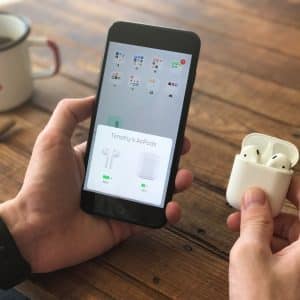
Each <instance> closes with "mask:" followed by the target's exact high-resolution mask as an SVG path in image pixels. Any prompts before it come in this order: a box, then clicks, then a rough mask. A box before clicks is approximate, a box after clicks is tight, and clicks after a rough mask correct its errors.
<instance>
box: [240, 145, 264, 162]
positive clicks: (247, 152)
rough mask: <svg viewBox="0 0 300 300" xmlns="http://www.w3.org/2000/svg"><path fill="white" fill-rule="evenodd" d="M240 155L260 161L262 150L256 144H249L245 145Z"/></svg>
mask: <svg viewBox="0 0 300 300" xmlns="http://www.w3.org/2000/svg"><path fill="white" fill-rule="evenodd" d="M240 155H241V157H242V158H243V159H245V160H248V161H251V162H254V163H258V162H259V158H260V151H259V149H258V148H257V147H256V146H253V145H249V146H245V147H243V149H242V151H241V154H240Z"/></svg>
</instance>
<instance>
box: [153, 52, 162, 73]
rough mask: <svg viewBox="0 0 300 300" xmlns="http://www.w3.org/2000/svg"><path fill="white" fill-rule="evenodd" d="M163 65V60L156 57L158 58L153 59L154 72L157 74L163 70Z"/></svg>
mask: <svg viewBox="0 0 300 300" xmlns="http://www.w3.org/2000/svg"><path fill="white" fill-rule="evenodd" d="M162 63H163V60H162V59H161V58H160V57H158V56H156V57H153V60H152V66H151V67H152V71H153V72H154V73H157V72H158V71H159V70H160V69H161V66H162Z"/></svg>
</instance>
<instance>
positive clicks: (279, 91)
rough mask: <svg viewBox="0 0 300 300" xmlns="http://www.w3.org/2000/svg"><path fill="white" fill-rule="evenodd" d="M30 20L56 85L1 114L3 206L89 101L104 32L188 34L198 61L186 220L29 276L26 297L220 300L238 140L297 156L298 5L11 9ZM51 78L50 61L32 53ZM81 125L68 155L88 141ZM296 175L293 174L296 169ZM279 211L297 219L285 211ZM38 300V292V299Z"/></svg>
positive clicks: (190, 0) (74, 4)
mask: <svg viewBox="0 0 300 300" xmlns="http://www.w3.org/2000/svg"><path fill="white" fill-rule="evenodd" d="M9 9H10V10H11V11H13V12H15V13H18V14H21V15H26V16H27V17H30V18H31V19H32V22H33V34H34V35H47V36H49V37H51V38H52V39H54V40H56V41H57V42H58V43H59V45H60V48H61V51H62V58H63V67H62V72H61V75H59V76H57V77H55V78H53V79H49V80H38V81H36V82H35V93H34V95H33V97H32V99H31V101H30V102H29V103H27V104H26V105H23V106H22V107H20V108H18V109H17V110H15V111H13V112H10V113H5V114H0V124H1V122H5V120H8V119H9V120H14V121H15V122H16V126H17V127H18V128H19V130H18V131H17V132H16V133H15V134H13V135H12V136H10V137H9V138H8V139H6V140H5V142H4V143H0V201H5V200H7V199H10V198H12V197H14V196H15V195H16V193H17V192H18V190H19V188H20V186H21V185H22V181H23V177H24V173H25V170H26V166H27V163H28V161H29V159H30V156H31V152H32V147H33V145H34V141H35V139H36V137H37V135H38V134H39V132H40V131H41V130H42V129H43V127H44V126H45V124H46V122H47V120H48V119H49V116H50V112H51V111H52V110H53V109H54V107H55V105H56V104H57V102H58V101H59V100H60V99H62V98H69V97H84V96H88V95H92V94H95V92H96V86H97V81H98V72H99V62H100V61H101V58H102V55H103V48H104V43H105V38H106V32H107V30H108V28H109V26H110V25H111V23H113V22H114V21H115V20H118V19H127V20H131V21H137V22H143V23H151V24H157V25H165V26H172V27H179V28H185V29H188V30H193V31H195V32H196V33H198V34H199V35H200V36H201V38H202V45H203V47H202V53H201V59H200V63H199V66H198V70H197V79H196V82H195V89H194V93H193V97H192V103H191V107H190V113H189V118H188V126H187V129H186V135H187V136H188V137H189V138H190V140H191V141H192V145H193V146H192V150H191V152H190V153H189V154H188V155H187V156H185V157H184V158H183V159H182V160H181V163H180V166H181V167H184V168H189V169H191V170H192V171H193V173H194V174H195V180H194V183H193V186H192V188H191V189H190V190H188V191H186V192H184V193H181V194H178V195H176V196H175V200H176V201H178V202H179V203H180V205H181V206H182V209H183V218H182V220H181V221H180V222H179V223H178V224H177V225H175V226H167V227H166V228H165V229H163V230H159V231H158V230H155V231H149V232H146V233H145V234H143V235H140V236H137V237H135V238H133V239H130V240H128V241H126V242H125V243H123V244H122V245H120V246H119V247H117V248H115V249H114V250H112V251H110V252H109V253H107V254H105V255H104V256H102V257H98V258H96V259H94V260H92V261H89V262H87V263H84V264H81V265H79V266H76V267H73V268H69V269H66V270H62V271H59V272H55V273H52V274H46V275H42V276H41V275H39V276H34V278H33V279H32V281H31V282H30V283H27V286H26V283H25V286H23V291H25V292H26V290H27V292H28V293H29V294H30V295H31V296H33V298H34V297H35V298H36V299H38V297H43V296H41V295H46V296H49V297H50V298H51V297H52V298H54V299H184V300H185V299H227V298H228V289H227V285H228V282H227V268H228V262H227V259H228V253H229V251H230V248H231V247H232V244H233V243H234V241H235V239H236V238H237V234H233V233H231V232H229V231H228V229H227V228H226V224H225V221H226V218H227V216H228V215H229V214H230V213H231V212H232V211H233V210H232V208H230V207H229V206H228V205H226V202H225V190H226V185H227V181H228V176H229V174H230V170H231V166H232V161H233V158H234V155H235V154H236V153H238V151H239V149H240V143H241V140H242V138H243V137H244V135H246V134H248V133H250V132H253V131H258V132H265V133H268V134H271V135H275V136H278V137H281V138H284V139H288V140H290V141H292V142H293V143H295V144H296V145H297V146H298V147H300V102H299V101H300V77H299V71H300V55H299V53H300V52H299V50H300V39H299V37H300V31H299V30H300V29H299V27H300V24H299V22H300V19H299V17H298V15H299V9H300V8H299V5H298V4H297V3H292V2H289V1H280V0H263V1H250V0H249V1H248V0H245V1H242V0H228V1H224V0H212V1H208V0H186V1H180V0H166V1H158V0H153V1H147V0H141V1H132V0H114V1H109V0H91V1H89V2H88V3H87V2H86V1H83V0H78V1H71V0H65V1H59V0H51V1H50V0H45V1H43V2H40V1H37V0H28V1H23V2H20V3H16V4H13V5H10V6H9ZM32 54H33V55H32V57H33V62H34V64H35V67H40V66H47V65H48V63H49V54H48V53H47V51H34V52H33V53H32ZM88 126H89V120H87V121H85V122H83V123H82V124H80V126H78V128H77V129H76V131H75V133H74V136H73V139H72V143H73V144H76V143H80V142H82V141H84V140H85V139H86V137H87V134H88ZM296 171H297V173H298V174H299V172H300V167H299V166H298V167H296ZM284 210H285V211H288V212H291V213H295V208H293V206H292V205H291V204H289V203H286V204H285V208H284ZM34 290H35V291H36V292H34Z"/></svg>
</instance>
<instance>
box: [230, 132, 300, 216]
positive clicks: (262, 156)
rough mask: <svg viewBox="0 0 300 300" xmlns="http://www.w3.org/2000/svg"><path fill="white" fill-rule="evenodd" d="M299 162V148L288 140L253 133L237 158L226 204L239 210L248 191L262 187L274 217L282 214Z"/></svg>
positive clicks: (245, 140)
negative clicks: (294, 169)
mask: <svg viewBox="0 0 300 300" xmlns="http://www.w3.org/2000/svg"><path fill="white" fill-rule="evenodd" d="M298 160H299V151H298V149H297V147H296V146H295V145H294V144H292V143H290V142H288V141H285V140H281V139H278V138H275V137H272V136H268V135H265V134H261V133H251V134H249V135H247V136H246V137H245V138H244V139H243V142H242V149H241V153H240V154H237V155H236V156H235V159H234V163H233V167H232V171H231V175H230V179H229V183H228V187H227V191H226V200H227V202H228V203H229V204H230V205H231V206H233V207H234V208H236V209H240V205H241V201H242V198H243V195H244V193H245V191H246V190H247V189H248V188H250V187H259V188H261V189H262V190H264V191H265V192H266V194H267V196H268V198H269V201H270V205H271V208H272V213H273V216H276V215H278V214H279V212H280V210H281V208H282V205H283V202H284V199H285V198H286V194H287V192H288V188H289V185H290V182H291V179H292V175H293V169H292V168H293V167H294V166H295V165H296V164H297V162H298Z"/></svg>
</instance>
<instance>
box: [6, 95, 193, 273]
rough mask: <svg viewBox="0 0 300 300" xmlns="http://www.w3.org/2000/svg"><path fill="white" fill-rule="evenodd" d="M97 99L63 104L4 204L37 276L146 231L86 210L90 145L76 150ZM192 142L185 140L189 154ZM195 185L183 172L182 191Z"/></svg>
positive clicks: (173, 210) (174, 217)
mask: <svg viewBox="0 0 300 300" xmlns="http://www.w3.org/2000/svg"><path fill="white" fill-rule="evenodd" d="M93 104H94V97H89V98H85V99H66V100H62V101H60V102H59V104H58V106H57V108H56V109H55V111H54V113H53V115H52V117H51V119H50V121H49V122H48V124H47V125H46V127H45V128H44V130H43V131H42V132H41V133H40V135H39V136H38V138H37V141H36V144H35V146H34V149H33V153H32V157H31V160H30V163H29V166H28V169H27V172H26V176H25V179H24V183H23V186H22V188H21V190H20V192H19V193H18V195H17V196H16V198H15V199H13V200H10V201H7V202H5V203H4V204H2V205H1V206H0V216H1V218H2V219H3V220H4V221H5V223H6V224H7V226H8V228H9V230H10V232H11V233H12V235H13V237H14V239H15V241H16V243H17V246H18V248H19V249H20V251H21V254H22V255H23V256H24V258H25V259H26V260H27V261H28V262H29V264H30V265H31V268H32V272H39V273H40V272H49V271H53V270H56V269H60V268H63V267H67V266H71V265H74V264H77V263H80V262H82V261H85V260H87V259H90V258H92V257H94V256H97V255H100V254H102V253H103V252H105V251H107V250H109V249H110V248H112V247H113V246H115V245H117V244H118V243H120V242H121V241H123V240H125V239H127V238H128V237H129V236H131V235H132V234H134V233H136V232H138V231H140V230H141V227H139V226H136V225H131V224H127V223H123V222H119V221H116V220H111V219H105V218H100V217H95V216H92V215H88V214H86V213H85V212H83V211H82V210H81V209H80V192H81V186H82V181H83V176H84V162H83V158H84V153H85V144H81V145H78V146H76V147H74V148H73V147H72V146H71V136H72V133H73V131H74V129H75V127H76V125H77V123H79V122H81V121H83V120H84V119H86V118H88V117H89V116H90V114H91V111H92V107H93ZM189 149H190V143H189V142H188V141H187V140H185V142H184V146H183V153H186V152H188V151H189ZM191 183H192V174H191V172H190V171H187V170H180V171H178V174H177V177H176V183H175V184H176V190H177V191H183V190H185V189H186V188H188V187H189V186H190V185H191ZM166 216H167V219H168V222H169V223H176V222H177V221H178V220H179V219H180V207H179V205H178V204H177V203H176V202H170V203H168V205H167V209H166Z"/></svg>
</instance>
